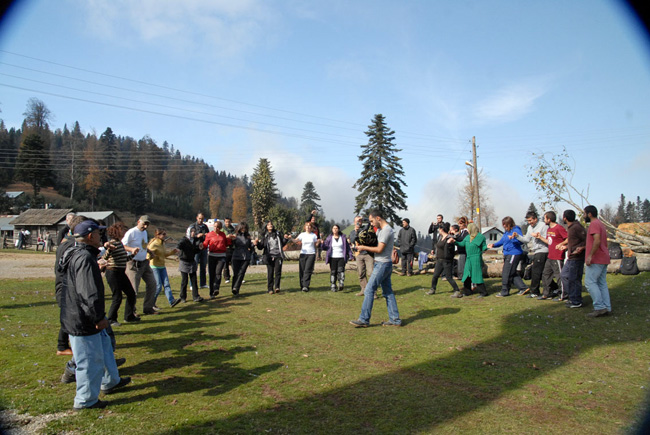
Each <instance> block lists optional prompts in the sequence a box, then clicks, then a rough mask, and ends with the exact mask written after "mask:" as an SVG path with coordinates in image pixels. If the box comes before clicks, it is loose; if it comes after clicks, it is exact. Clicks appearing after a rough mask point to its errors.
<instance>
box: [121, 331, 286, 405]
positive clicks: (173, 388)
mask: <svg viewBox="0 0 650 435" xmlns="http://www.w3.org/2000/svg"><path fill="white" fill-rule="evenodd" d="M203 338H209V337H203ZM212 338H214V339H217V337H212ZM251 351H254V348H253V347H235V348H230V349H212V348H210V349H204V350H194V349H192V348H191V347H187V346H186V347H184V348H182V349H179V354H178V355H176V356H173V357H165V358H157V359H151V360H147V361H144V362H142V363H140V364H137V365H135V366H131V367H128V368H126V369H122V370H121V373H123V374H125V375H127V374H142V373H163V372H164V371H165V370H167V369H178V368H183V367H192V368H191V369H189V368H188V370H191V373H190V376H187V377H184V376H167V377H164V374H163V375H162V378H161V379H156V380H154V381H151V382H145V383H141V384H135V385H131V386H129V387H128V390H127V389H125V391H128V392H129V393H131V394H130V396H129V397H124V398H117V399H115V400H111V404H116V405H119V404H127V403H139V402H141V401H143V400H147V399H157V398H161V397H165V396H168V395H174V396H177V395H179V394H183V393H193V392H196V391H205V392H204V395H205V396H217V395H220V394H224V393H226V392H228V391H230V390H232V389H234V388H237V387H238V386H240V385H243V384H246V383H248V382H251V381H253V380H255V379H256V378H257V377H259V376H261V375H264V374H266V373H269V372H271V371H274V370H277V369H278V368H280V367H282V364H280V363H275V364H267V365H264V366H260V367H255V368H253V369H243V368H240V367H238V366H237V365H235V364H232V363H230V362H228V361H229V360H231V359H233V357H234V356H235V355H236V354H237V353H240V352H251ZM197 364H200V366H201V367H200V368H198V369H195V368H193V366H196V365H197ZM152 389H153V390H152ZM151 390H152V391H151ZM137 392H141V394H138V393H137ZM132 393H136V394H135V395H133V394H132Z"/></svg>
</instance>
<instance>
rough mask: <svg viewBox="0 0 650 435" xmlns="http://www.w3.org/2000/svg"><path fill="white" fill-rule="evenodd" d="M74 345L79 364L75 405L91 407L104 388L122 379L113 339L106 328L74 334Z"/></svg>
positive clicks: (72, 342) (76, 360)
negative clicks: (87, 333)
mask: <svg viewBox="0 0 650 435" xmlns="http://www.w3.org/2000/svg"><path fill="white" fill-rule="evenodd" d="M70 346H71V347H72V353H73V354H74V359H75V362H76V365H77V370H76V373H75V375H76V379H77V395H76V396H75V398H74V407H75V408H87V407H89V406H93V405H94V404H95V403H97V400H99V390H100V389H104V390H106V389H108V388H112V387H114V386H115V385H117V384H118V383H119V382H120V375H119V373H118V371H117V365H116V364H115V356H113V347H112V346H111V339H110V337H109V336H108V333H107V331H106V330H105V329H104V330H102V331H100V332H99V333H98V334H93V335H85V336H81V335H71V336H70Z"/></svg>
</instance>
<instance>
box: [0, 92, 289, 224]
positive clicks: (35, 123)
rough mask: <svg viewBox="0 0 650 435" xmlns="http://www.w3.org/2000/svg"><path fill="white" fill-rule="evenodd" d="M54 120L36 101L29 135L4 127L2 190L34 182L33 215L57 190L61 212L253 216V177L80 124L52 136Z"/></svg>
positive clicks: (28, 115)
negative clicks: (46, 192) (46, 190)
mask: <svg viewBox="0 0 650 435" xmlns="http://www.w3.org/2000/svg"><path fill="white" fill-rule="evenodd" d="M48 118H49V111H48V109H47V107H45V105H44V104H43V103H42V102H41V101H39V100H36V99H32V100H30V102H29V103H28V108H27V111H26V112H25V121H24V122H23V125H22V128H20V129H16V128H10V129H7V128H6V126H5V124H4V122H2V121H0V189H4V188H5V187H6V186H7V185H8V184H9V183H11V182H13V181H26V182H29V183H30V184H31V185H32V187H33V189H32V192H26V193H28V194H29V195H31V196H32V197H31V198H30V199H29V201H30V204H29V205H30V206H32V207H37V208H38V207H42V206H43V199H42V197H41V196H40V195H38V192H39V189H40V187H45V186H51V187H54V188H55V189H56V190H57V191H58V192H59V193H60V194H61V195H63V196H65V197H66V198H68V199H69V201H66V203H65V204H53V206H57V207H64V206H66V207H67V206H71V207H73V208H76V209H85V210H99V209H115V210H127V211H130V212H132V213H135V214H136V215H137V214H140V213H144V212H148V213H151V212H152V213H159V214H165V215H170V216H175V217H183V218H193V217H194V216H195V215H196V212H197V211H199V210H202V211H204V213H206V215H208V216H209V215H211V214H216V215H218V216H219V217H224V216H232V217H233V219H234V220H235V221H238V220H241V219H246V218H247V217H249V216H250V212H251V211H250V204H249V200H248V197H249V193H250V190H251V184H250V182H249V180H248V177H247V176H246V175H243V176H240V175H233V174H230V173H228V172H226V171H225V170H219V169H217V168H214V167H213V166H211V165H209V164H207V163H206V162H205V161H204V160H203V159H201V158H200V157H197V156H190V155H182V154H181V152H180V151H179V150H178V149H175V147H174V145H173V144H168V143H167V142H166V141H163V142H162V144H160V145H159V144H158V143H157V142H156V141H155V140H154V139H153V138H151V137H149V136H145V137H143V138H141V139H134V138H132V137H129V136H121V135H119V134H117V133H116V132H114V131H113V129H112V128H110V127H107V128H106V130H104V132H103V133H101V135H99V137H98V136H97V135H96V134H93V133H84V131H83V128H82V126H80V125H79V123H78V122H75V123H74V125H72V126H71V128H69V127H68V126H67V125H65V126H64V127H63V129H60V128H59V129H56V130H54V131H52V130H50V128H49V125H48V123H47V121H48ZM34 194H36V198H35V199H34V198H33V195H34ZM62 202H63V201H62ZM233 202H234V204H233ZM281 202H290V201H289V200H285V199H281ZM294 202H295V201H294ZM242 214H243V215H242ZM235 215H237V216H235Z"/></svg>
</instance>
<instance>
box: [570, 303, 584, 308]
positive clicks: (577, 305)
mask: <svg viewBox="0 0 650 435" xmlns="http://www.w3.org/2000/svg"><path fill="white" fill-rule="evenodd" d="M566 306H567V308H582V302H580V303H577V304H574V303H573V302H567V303H566Z"/></svg>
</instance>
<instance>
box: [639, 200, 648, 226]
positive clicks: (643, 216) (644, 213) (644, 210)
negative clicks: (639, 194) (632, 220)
mask: <svg viewBox="0 0 650 435" xmlns="http://www.w3.org/2000/svg"><path fill="white" fill-rule="evenodd" d="M641 219H642V220H643V222H650V201H648V198H646V199H645V200H644V201H643V206H642V211H641Z"/></svg>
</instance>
